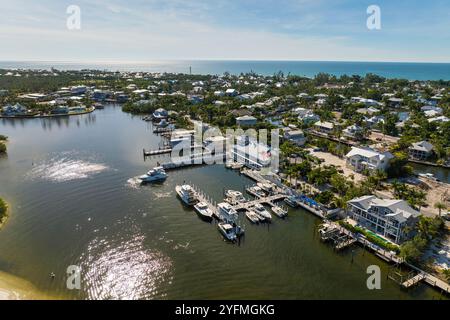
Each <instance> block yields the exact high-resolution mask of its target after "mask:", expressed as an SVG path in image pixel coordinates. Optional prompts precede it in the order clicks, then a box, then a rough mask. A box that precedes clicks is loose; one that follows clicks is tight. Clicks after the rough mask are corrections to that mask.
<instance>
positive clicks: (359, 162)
mask: <svg viewBox="0 0 450 320" xmlns="http://www.w3.org/2000/svg"><path fill="white" fill-rule="evenodd" d="M345 158H346V159H347V166H349V167H351V168H352V169H353V170H355V171H356V172H361V171H364V170H366V169H367V170H369V171H377V170H380V171H386V169H387V168H389V162H390V161H391V160H392V159H393V158H394V155H393V154H392V153H390V152H384V153H380V152H378V151H376V150H373V149H370V148H359V147H353V148H352V150H351V151H350V152H349V153H348V154H347V155H346V156H345Z"/></svg>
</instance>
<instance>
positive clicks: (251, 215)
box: [245, 210, 260, 224]
mask: <svg viewBox="0 0 450 320" xmlns="http://www.w3.org/2000/svg"><path fill="white" fill-rule="evenodd" d="M245 216H246V217H247V219H248V220H250V222H251V223H255V224H256V223H259V221H260V217H259V215H257V214H256V213H255V212H253V211H251V210H250V211H247V212H246V213H245Z"/></svg>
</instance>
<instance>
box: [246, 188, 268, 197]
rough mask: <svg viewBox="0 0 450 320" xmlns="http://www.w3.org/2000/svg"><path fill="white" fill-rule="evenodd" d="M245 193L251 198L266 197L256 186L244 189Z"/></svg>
mask: <svg viewBox="0 0 450 320" xmlns="http://www.w3.org/2000/svg"><path fill="white" fill-rule="evenodd" d="M246 191H247V192H248V193H249V194H251V195H252V196H255V197H258V198H262V197H265V196H266V193H265V192H264V191H263V189H261V188H260V187H258V186H253V187H249V188H247V189H246Z"/></svg>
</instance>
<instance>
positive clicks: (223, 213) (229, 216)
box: [217, 202, 238, 223]
mask: <svg viewBox="0 0 450 320" xmlns="http://www.w3.org/2000/svg"><path fill="white" fill-rule="evenodd" d="M217 208H218V209H219V215H220V217H221V219H222V220H223V221H226V222H231V223H232V222H235V221H236V220H237V218H238V213H237V211H236V210H234V209H233V207H232V206H231V205H230V204H229V203H226V202H222V203H219V205H218V206H217Z"/></svg>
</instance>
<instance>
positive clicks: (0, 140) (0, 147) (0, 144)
mask: <svg viewBox="0 0 450 320" xmlns="http://www.w3.org/2000/svg"><path fill="white" fill-rule="evenodd" d="M7 140H8V137H7V136H4V135H1V134H0V155H2V154H5V153H6V144H5V142H6V141H7Z"/></svg>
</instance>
